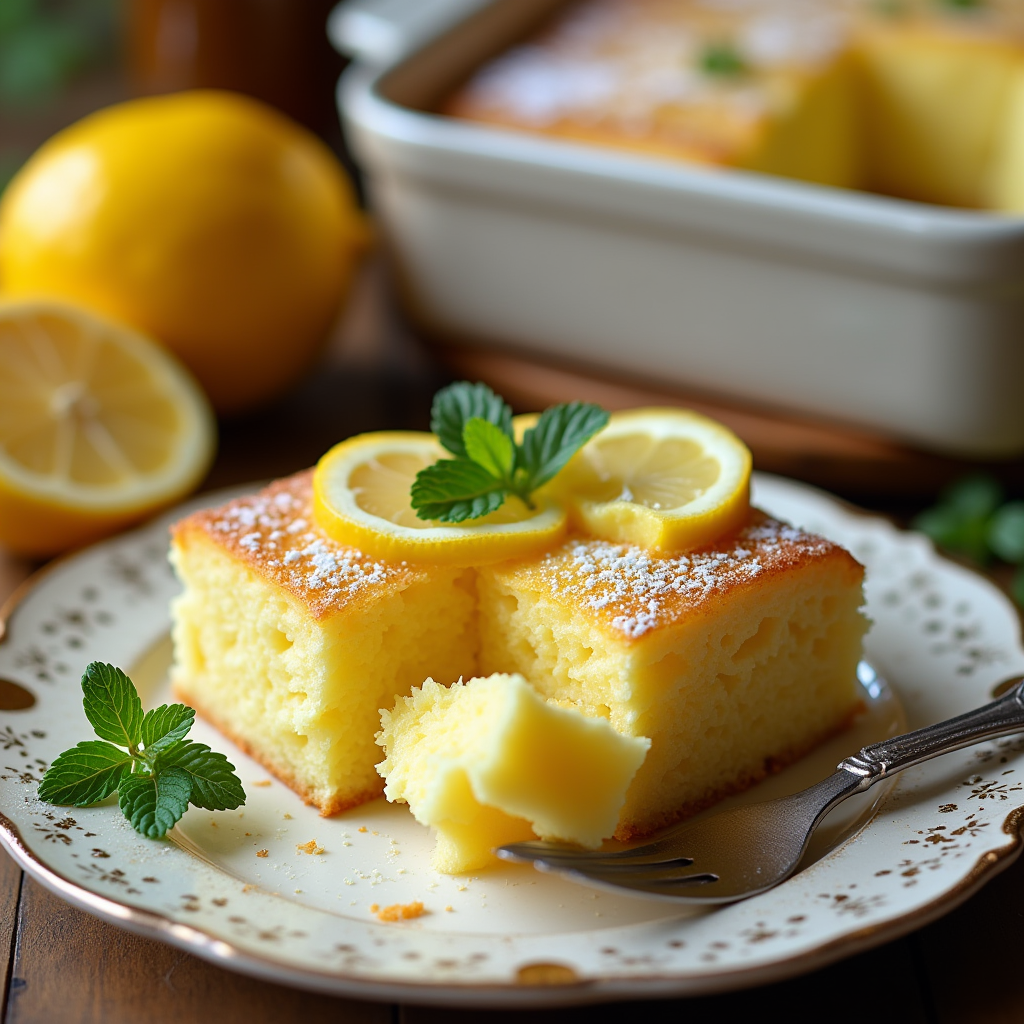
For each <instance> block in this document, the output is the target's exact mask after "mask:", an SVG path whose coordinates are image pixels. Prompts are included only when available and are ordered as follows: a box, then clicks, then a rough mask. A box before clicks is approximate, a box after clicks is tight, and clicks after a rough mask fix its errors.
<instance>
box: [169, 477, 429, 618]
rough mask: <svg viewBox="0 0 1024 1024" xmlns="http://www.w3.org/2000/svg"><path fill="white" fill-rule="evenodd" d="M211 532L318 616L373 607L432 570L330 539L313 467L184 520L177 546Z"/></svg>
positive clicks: (222, 545) (177, 533)
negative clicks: (318, 513)
mask: <svg viewBox="0 0 1024 1024" xmlns="http://www.w3.org/2000/svg"><path fill="white" fill-rule="evenodd" d="M196 533H199V534H204V535H205V536H206V537H208V538H209V539H210V540H211V541H213V542H214V543H215V544H216V545H217V546H218V547H220V548H221V549H223V550H224V551H226V552H227V553H229V554H230V555H231V556H232V557H234V558H237V559H238V560H239V561H240V562H242V563H243V564H245V565H246V566H248V567H249V568H250V569H252V570H253V571H254V572H256V573H258V574H259V575H260V576H261V577H262V578H263V579H265V580H267V582H269V583H273V584H274V585H275V586H278V587H281V588H283V589H284V590H286V591H288V593H290V594H291V595H292V596H293V597H295V598H297V599H298V600H299V601H301V602H302V603H303V604H304V605H305V606H306V607H307V608H308V609H309V613H310V615H312V616H313V618H314V619H318V620H319V619H323V618H326V617H327V616H329V615H334V614H337V613H339V612H342V611H345V610H346V609H348V608H352V607H355V606H358V605H363V604H367V603H369V602H371V601H373V600H374V598H375V596H376V595H377V594H379V593H380V588H381V587H382V586H385V585H387V586H394V587H397V588H399V589H403V588H405V587H407V586H409V584H411V583H414V582H416V581H418V580H425V579H426V578H427V573H426V572H425V571H424V570H423V569H417V568H414V567H412V566H409V565H407V564H406V563H394V562H385V561H382V560H380V559H374V558H371V557H370V556H369V555H366V554H364V553H363V552H362V551H359V550H358V549H357V548H353V547H348V546H346V545H344V544H339V543H338V542H337V541H334V540H332V539H331V538H330V537H328V536H327V535H326V534H325V533H324V532H323V531H322V530H320V529H319V527H318V526H317V525H316V523H315V521H314V519H313V470H311V469H308V470H304V471H303V472H301V473H296V474H295V475H294V476H290V477H285V478H284V479H283V480H278V481H275V482H274V483H272V484H271V485H270V486H269V487H265V488H264V489H263V490H262V491H259V492H257V493H256V494H250V495H246V496H244V497H242V498H236V499H235V500H234V501H230V502H228V503H227V504H226V505H221V506H219V507H217V508H212V509H203V510H201V511H199V512H194V513H193V514H192V515H190V516H188V517H187V518H185V519H183V520H181V522H179V523H178V524H177V525H176V526H175V527H174V528H173V530H172V537H173V540H174V543H176V544H179V545H183V546H184V545H187V544H188V542H189V537H190V535H193V534H196Z"/></svg>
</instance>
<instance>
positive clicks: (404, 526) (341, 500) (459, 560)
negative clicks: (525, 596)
mask: <svg viewBox="0 0 1024 1024" xmlns="http://www.w3.org/2000/svg"><path fill="white" fill-rule="evenodd" d="M448 457H450V456H449V455H448V453H447V452H445V450H444V449H443V448H442V447H441V445H440V443H439V442H438V440H437V438H436V437H435V436H434V435H433V434H424V433H415V432H412V431H384V432H381V433H376V434H360V435H358V436H357V437H350V438H349V439H348V440H347V441H342V442H341V444H338V445H335V446H334V447H333V448H332V449H331V450H330V451H329V452H328V453H327V454H326V455H325V456H324V457H323V458H322V459H321V460H320V462H319V463H318V464H317V467H316V473H315V474H314V476H313V508H314V514H315V516H316V520H317V523H319V525H320V527H321V528H322V529H323V530H324V532H325V533H327V534H328V535H329V536H331V537H333V538H334V539H335V540H337V541H339V542H341V543H342V544H351V545H352V546H353V547H356V548H359V549H360V550H361V551H365V552H366V553H367V554H368V555H372V556H373V557H375V558H385V559H388V560H389V561H412V562H430V563H434V564H436V565H455V566H469V565H484V564H486V563H488V562H501V561H504V560H505V559H507V558H518V557H522V556H525V555H531V554H535V553H539V552H541V551H543V550H545V549H546V548H547V547H548V546H550V545H552V544H554V543H556V542H557V541H558V540H559V538H560V537H561V536H562V534H563V533H564V532H565V529H566V523H567V515H566V511H565V509H564V508H563V507H562V505H561V504H560V503H558V502H556V501H554V500H552V499H551V498H543V499H541V500H540V501H538V502H536V505H537V507H536V508H535V509H530V508H528V507H527V506H526V505H525V504H524V503H523V502H522V501H520V500H519V499H518V498H508V499H507V500H506V501H505V504H504V505H502V506H501V508H499V509H498V510H497V511H496V512H492V513H491V514H490V515H487V516H484V517H482V518H480V519H473V520H469V521H467V522H464V523H438V522H433V521H431V520H426V519H420V518H418V517H417V515H416V512H415V510H414V509H413V507H412V505H411V504H410V500H409V493H410V490H411V488H412V484H413V480H415V478H416V474H417V473H418V472H419V471H420V470H421V469H423V468H425V467H426V466H429V465H431V463H434V462H436V461H437V460H438V459H443V458H448Z"/></svg>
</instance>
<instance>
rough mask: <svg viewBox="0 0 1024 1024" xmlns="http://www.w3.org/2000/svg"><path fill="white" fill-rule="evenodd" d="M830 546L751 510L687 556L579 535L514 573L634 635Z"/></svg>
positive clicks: (834, 548) (820, 553)
mask: <svg viewBox="0 0 1024 1024" xmlns="http://www.w3.org/2000/svg"><path fill="white" fill-rule="evenodd" d="M837 550H839V549H838V548H837V546H836V545H835V544H833V543H831V542H830V541H827V540H825V539H824V538H822V537H816V536H814V535H813V534H808V533H804V532H803V531H802V530H798V529H796V528H795V527H792V526H788V525H787V524H785V523H782V522H779V521H778V520H776V519H771V518H768V517H767V516H763V517H762V516H760V515H758V517H757V518H756V519H755V520H754V521H753V522H752V523H751V524H750V525H748V526H747V527H745V528H744V529H743V530H741V531H739V533H737V534H735V535H733V536H732V537H731V538H729V540H728V541H727V542H726V543H724V544H722V545H720V546H715V547H712V548H708V549H705V550H701V551H694V552H690V553H689V554H681V555H676V556H674V557H660V556H658V555H653V554H651V553H649V552H647V551H644V550H643V549H641V548H638V547H631V546H628V545H625V544H612V543H608V542H606V541H599V540H584V539H578V540H573V541H569V542H568V543H567V544H566V545H564V546H563V547H562V548H560V549H559V550H558V551H555V552H553V553H552V554H550V555H547V556H546V557H545V558H544V559H542V560H541V561H540V562H539V563H538V564H537V565H536V566H525V565H523V566H521V567H520V568H519V570H518V571H520V572H527V573H530V574H532V575H535V578H536V579H537V581H538V582H539V583H540V584H541V585H542V587H543V588H544V589H545V590H547V591H549V592H550V593H551V594H552V595H553V596H555V597H557V598H562V599H568V600H571V601H572V602H573V603H575V604H579V605H582V607H584V608H587V609H589V610H591V611H593V612H598V613H603V614H604V616H606V617H607V621H608V622H609V624H610V625H611V627H612V628H613V629H614V630H616V631H617V632H619V633H621V634H622V635H623V636H626V637H629V638H630V639H638V638H640V637H642V636H644V635H645V634H646V633H649V632H650V631H651V630H653V629H656V628H658V627H659V626H661V625H666V624H668V623H670V622H672V621H674V620H676V619H678V618H680V617H681V616H682V615H683V614H685V613H686V612H687V611H688V610H691V609H693V608H694V607H697V606H699V605H701V604H702V603H704V602H705V601H707V600H708V599H709V598H711V597H712V596H713V595H715V594H716V593H718V592H722V591H724V590H727V589H730V588H732V587H735V586H736V585H738V584H743V583H748V582H750V581H753V580H755V579H757V578H758V577H759V576H761V575H762V574H764V573H766V572H770V571H772V570H776V569H779V568H782V567H784V566H785V565H787V564H794V563H795V562H796V561H802V560H805V559H806V558H808V557H821V556H824V555H826V554H831V553H833V552H835V551H837Z"/></svg>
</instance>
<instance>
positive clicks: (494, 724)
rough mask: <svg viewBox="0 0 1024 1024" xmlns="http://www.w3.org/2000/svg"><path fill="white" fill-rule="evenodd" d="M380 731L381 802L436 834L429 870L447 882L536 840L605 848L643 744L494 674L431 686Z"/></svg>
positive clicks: (385, 717) (389, 715) (386, 719)
mask: <svg viewBox="0 0 1024 1024" xmlns="http://www.w3.org/2000/svg"><path fill="white" fill-rule="evenodd" d="M381 724H382V726H383V729H382V731H381V733H380V735H379V736H378V738H377V742H378V743H379V744H380V745H381V746H382V747H383V748H384V750H385V753H386V755H387V756H386V758H385V760H384V761H383V762H382V763H381V764H379V765H378V766H377V770H378V771H379V772H380V774H381V775H382V776H384V778H385V780H386V782H387V785H386V786H385V789H384V792H385V795H386V796H387V798H388V799H389V800H392V801H396V802H405V803H408V804H409V807H410V809H411V810H412V813H413V815H414V816H415V817H416V820H417V821H419V822H421V823H422V824H424V825H430V826H431V827H432V828H433V829H434V830H435V832H436V835H437V845H436V846H435V849H434V856H433V866H434V868H435V869H436V870H438V871H444V872H447V873H450V874H457V873H462V872H466V871H475V870H477V869H479V868H483V867H486V866H488V865H489V864H493V863H495V862H496V858H495V857H494V854H493V852H492V851H493V849H494V847H496V846H501V845H502V844H503V843H510V842H516V841H518V840H521V839H528V838H534V837H535V836H540V837H541V838H543V839H560V840H565V841H568V842H573V843H578V844H579V845H581V846H586V847H591V848H594V847H597V846H600V844H601V841H602V840H603V839H605V838H607V837H609V836H610V835H611V834H612V833H613V832H614V831H615V827H616V824H617V822H618V820H619V811H620V810H621V808H622V804H623V801H624V800H625V796H626V789H627V787H628V786H629V783H630V781H631V780H632V779H633V776H634V775H635V774H636V771H637V769H638V768H639V767H640V765H641V763H642V762H643V759H644V756H645V754H646V753H647V749H648V747H649V746H650V743H649V742H648V741H647V740H646V739H644V738H633V737H628V736H623V735H621V734H620V733H618V732H616V731H615V729H613V728H612V727H611V726H610V725H609V724H608V723H607V722H606V721H605V720H604V719H601V718H588V717H586V716H584V715H582V714H580V713H579V712H578V711H576V710H573V709H570V708H564V707H559V706H556V705H554V704H550V703H547V702H546V701H545V700H544V699H543V698H542V697H541V696H539V695H538V693H537V692H536V690H534V689H533V688H532V687H531V686H530V685H529V684H528V683H527V682H526V680H525V679H523V677H522V676H519V675H503V674H500V673H498V674H495V675H491V676H488V677H487V678H482V679H481V678H478V679H470V680H469V682H467V683H462V682H459V683H456V684H455V685H453V686H451V687H444V686H440V685H439V684H438V683H436V682H434V680H433V679H428V680H427V681H426V682H425V683H424V684H423V686H422V687H420V688H419V689H416V690H413V692H412V694H411V695H410V696H408V697H405V698H401V699H399V701H398V703H397V705H396V706H395V709H394V711H391V712H388V711H384V712H383V713H382V714H381Z"/></svg>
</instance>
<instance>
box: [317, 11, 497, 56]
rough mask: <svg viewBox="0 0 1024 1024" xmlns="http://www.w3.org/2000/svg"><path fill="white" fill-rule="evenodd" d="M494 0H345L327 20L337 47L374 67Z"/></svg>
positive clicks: (436, 34) (421, 42) (404, 54)
mask: <svg viewBox="0 0 1024 1024" xmlns="http://www.w3.org/2000/svg"><path fill="white" fill-rule="evenodd" d="M491 2H492V0H343V2H342V3H340V4H338V6H337V7H335V8H334V10H333V11H331V14H330V16H329V17H328V19H327V35H328V36H329V38H330V40H331V42H332V43H333V44H334V48H335V49H336V50H338V51H339V52H341V53H344V54H346V55H348V56H351V57H355V58H357V59H359V60H361V61H364V62H366V63H370V64H389V63H392V62H393V61H396V60H398V59H400V58H401V57H404V56H406V54H409V53H411V52H412V51H413V50H414V49H415V48H416V47H417V46H419V45H421V44H423V43H425V42H427V41H429V40H430V39H432V38H434V37H435V36H438V35H440V34H441V33H442V32H444V31H445V30H446V29H449V28H451V27H452V26H453V25H454V24H456V23H457V22H458V21H460V20H462V19H463V18H465V17H467V16H468V15H470V14H472V13H473V12H474V11H477V10H479V9H480V8H482V7H486V6H487V5H488V4H489V3H491Z"/></svg>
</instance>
